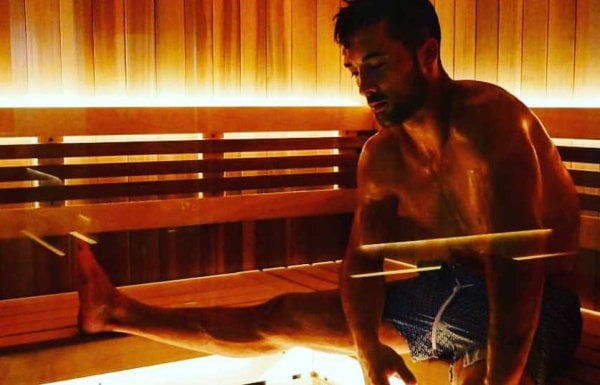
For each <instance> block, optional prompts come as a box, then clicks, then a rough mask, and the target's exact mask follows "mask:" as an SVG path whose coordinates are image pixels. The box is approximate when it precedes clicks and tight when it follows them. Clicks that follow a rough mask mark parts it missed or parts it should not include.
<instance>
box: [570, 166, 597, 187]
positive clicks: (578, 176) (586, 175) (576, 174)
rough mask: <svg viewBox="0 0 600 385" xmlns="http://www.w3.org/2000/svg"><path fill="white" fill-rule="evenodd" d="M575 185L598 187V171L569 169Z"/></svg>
mask: <svg viewBox="0 0 600 385" xmlns="http://www.w3.org/2000/svg"><path fill="white" fill-rule="evenodd" d="M569 173H570V174H571V177H572V178H573V181H574V182H575V185H576V186H580V187H600V171H583V170H569Z"/></svg>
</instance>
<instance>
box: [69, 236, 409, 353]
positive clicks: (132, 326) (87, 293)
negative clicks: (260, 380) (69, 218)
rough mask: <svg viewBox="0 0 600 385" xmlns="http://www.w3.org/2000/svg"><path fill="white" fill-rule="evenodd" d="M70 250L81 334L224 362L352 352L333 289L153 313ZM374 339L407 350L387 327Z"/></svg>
mask: <svg viewBox="0 0 600 385" xmlns="http://www.w3.org/2000/svg"><path fill="white" fill-rule="evenodd" d="M77 248H78V251H77V256H76V258H77V266H78V269H79V287H78V291H79V296H80V312H79V325H80V328H81V329H82V331H84V332H87V333H98V332H104V331H115V332H123V333H127V334H133V335H137V336H142V337H146V338H150V339H153V340H156V341H160V342H165V343H168V344H171V345H177V346H180V347H185V348H188V349H194V350H199V351H203V352H207V353H213V354H222V355H229V356H248V355H256V354H264V353H268V352H274V351H280V350H284V349H287V348H290V347H293V346H305V347H309V348H313V349H317V350H321V351H329V352H339V353H346V354H354V345H353V342H352V338H351V335H350V332H349V330H348V327H347V325H346V321H345V317H344V313H343V310H342V306H341V302H340V298H339V294H338V292H337V291H329V292H314V293H290V294H284V295H281V296H278V297H275V298H273V299H271V300H270V301H267V302H265V303H263V304H260V305H256V306H249V307H207V308H159V307H154V306H149V305H146V304H143V303H141V302H138V301H136V300H134V299H131V298H129V297H127V296H125V295H124V294H123V293H121V292H120V291H118V290H117V289H115V288H114V287H113V285H112V284H111V283H110V281H109V280H108V278H107V277H106V275H105V274H104V272H103V271H102V269H101V268H100V266H99V265H98V263H97V262H96V259H95V257H94V255H93V254H92V252H91V250H90V249H89V247H88V246H87V245H86V244H83V243H81V244H79V245H78V247H77ZM381 334H382V338H384V339H385V340H386V341H387V342H391V343H392V345H393V347H394V348H395V349H396V350H397V351H399V352H406V351H407V346H406V343H405V341H404V340H403V339H402V338H401V336H400V335H399V334H398V333H397V332H396V331H395V330H394V329H393V327H392V326H391V325H386V326H385V327H383V328H382V333H381Z"/></svg>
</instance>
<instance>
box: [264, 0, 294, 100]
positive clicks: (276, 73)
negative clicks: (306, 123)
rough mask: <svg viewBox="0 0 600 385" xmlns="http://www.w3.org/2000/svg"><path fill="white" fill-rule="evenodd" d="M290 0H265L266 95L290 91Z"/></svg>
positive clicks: (271, 96) (287, 93) (286, 93)
mask: <svg viewBox="0 0 600 385" xmlns="http://www.w3.org/2000/svg"><path fill="white" fill-rule="evenodd" d="M291 10H292V2H291V0H267V96H268V97H269V98H273V99H276V98H282V97H285V96H291V95H293V93H292V13H291Z"/></svg>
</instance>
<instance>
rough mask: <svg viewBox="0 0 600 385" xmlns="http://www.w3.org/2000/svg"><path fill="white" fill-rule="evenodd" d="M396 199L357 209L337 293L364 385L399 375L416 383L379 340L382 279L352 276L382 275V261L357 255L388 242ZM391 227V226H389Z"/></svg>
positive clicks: (385, 381)
mask: <svg viewBox="0 0 600 385" xmlns="http://www.w3.org/2000/svg"><path fill="white" fill-rule="evenodd" d="M395 203H396V200H395V199H384V200H381V201H378V202H368V203H367V204H362V205H359V208H358V209H357V212H356V215H355V220H354V224H353V227H352V235H351V240H350V243H349V246H348V250H347V253H346V256H345V258H344V262H343V265H342V276H341V280H340V290H341V294H342V302H343V305H344V312H345V313H346V319H347V321H348V325H349V327H350V330H351V332H352V335H353V337H354V341H355V345H356V349H357V355H358V359H359V362H360V363H361V366H362V369H363V374H364V376H365V383H366V384H369V385H387V384H388V376H390V375H394V374H398V375H400V377H402V379H403V380H404V381H405V382H406V383H407V384H412V383H415V380H414V376H413V375H412V373H411V372H410V371H409V370H408V368H406V366H405V365H404V362H403V360H402V358H401V357H400V356H399V355H398V354H396V353H395V352H394V351H393V350H392V349H391V348H390V347H388V346H386V345H383V344H382V343H381V341H380V339H379V333H378V332H379V327H380V324H381V318H382V314H383V306H384V301H385V281H384V279H383V278H382V277H372V278H360V279H355V278H352V277H351V276H352V275H353V274H358V273H365V272H373V271H381V270H382V269H383V258H381V257H366V256H364V255H362V254H360V253H358V252H357V247H358V246H359V245H361V244H365V243H379V242H385V241H388V240H389V239H388V234H390V233H391V232H390V227H389V226H386V224H388V225H391V223H390V220H393V219H391V217H393V215H390V213H395V212H396V207H395ZM391 227H393V225H392V226H391Z"/></svg>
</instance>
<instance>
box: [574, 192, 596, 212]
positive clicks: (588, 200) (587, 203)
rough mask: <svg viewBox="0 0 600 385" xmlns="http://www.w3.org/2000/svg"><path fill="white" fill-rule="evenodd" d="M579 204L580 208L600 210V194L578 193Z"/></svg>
mask: <svg viewBox="0 0 600 385" xmlns="http://www.w3.org/2000/svg"><path fill="white" fill-rule="evenodd" d="M579 205H580V207H581V209H582V210H590V211H600V195H593V194H579Z"/></svg>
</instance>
